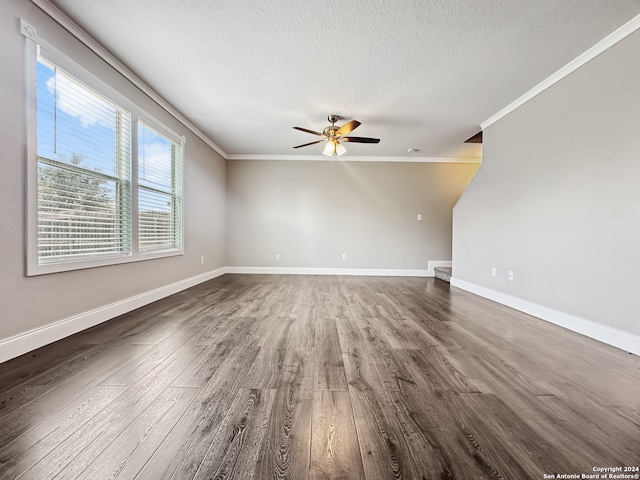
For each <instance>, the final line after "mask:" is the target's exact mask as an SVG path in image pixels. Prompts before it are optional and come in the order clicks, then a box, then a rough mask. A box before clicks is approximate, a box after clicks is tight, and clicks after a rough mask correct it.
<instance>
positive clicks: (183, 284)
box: [0, 267, 227, 363]
mask: <svg viewBox="0 0 640 480" xmlns="http://www.w3.org/2000/svg"><path fill="white" fill-rule="evenodd" d="M225 273H227V268H226V267H222V268H217V269H215V270H211V271H209V272H205V273H202V274H199V275H195V276H193V277H189V278H186V279H184V280H179V281H177V282H174V283H170V284H169V285H165V286H162V287H158V288H155V289H153V290H149V291H147V292H143V293H140V294H137V295H134V296H132V297H128V298H125V299H123V300H119V301H116V302H113V303H110V304H108V305H104V306H102V307H98V308H94V309H93V310H88V311H86V312H83V313H79V314H77V315H73V316H71V317H68V318H65V319H62V320H58V321H57V322H53V323H50V324H48V325H44V326H42V327H38V328H35V329H33V330H29V331H27V332H24V333H20V334H18V335H15V336H13V337H9V338H5V339H2V340H0V363H1V362H6V361H7V360H10V359H12V358H15V357H19V356H20V355H23V354H25V353H27V352H30V351H32V350H35V349H37V348H40V347H44V346H45V345H48V344H50V343H53V342H55V341H57V340H61V339H63V338H66V337H69V336H71V335H73V334H75V333H78V332H81V331H82V330H86V329H87V328H90V327H93V326H95V325H98V324H100V323H103V322H106V321H108V320H111V319H112V318H115V317H117V316H118V315H122V314H124V313H127V312H130V311H132V310H135V309H136V308H140V307H143V306H145V305H148V304H149V303H152V302H155V301H157V300H160V299H162V298H164V297H168V296H169V295H173V294H174V293H178V292H180V291H182V290H185V289H187V288H190V287H193V286H195V285H198V284H200V283H202V282H206V281H207V280H211V279H213V278H216V277H219V276H221V275H224V274H225Z"/></svg>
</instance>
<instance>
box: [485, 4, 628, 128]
mask: <svg viewBox="0 0 640 480" xmlns="http://www.w3.org/2000/svg"><path fill="white" fill-rule="evenodd" d="M638 29H640V15H636V16H635V17H634V18H632V19H631V20H629V21H628V22H627V23H625V24H624V25H622V26H621V27H620V28H618V29H616V30H614V31H613V32H612V33H611V34H609V35H607V36H606V37H605V38H603V39H602V40H600V41H599V42H598V43H596V44H595V45H594V46H592V47H591V48H589V49H588V50H586V51H585V52H583V53H581V54H580V55H578V56H577V57H576V58H574V59H573V60H571V61H570V62H569V63H567V64H566V65H565V66H564V67H562V68H560V69H559V70H558V71H556V72H555V73H552V74H551V75H550V76H549V77H547V78H546V79H544V80H543V81H542V82H540V83H539V84H538V85H536V86H535V87H533V88H532V89H531V90H529V91H528V92H526V93H524V94H523V95H521V96H520V97H518V98H517V99H515V100H514V101H513V102H511V103H510V104H509V105H507V106H506V107H504V108H503V109H502V110H500V111H499V112H497V113H495V114H494V115H492V116H491V117H489V118H488V119H486V120H485V121H484V122H482V123H481V124H480V128H481V129H482V130H484V129H485V128H487V127H489V126H491V125H493V124H494V123H496V122H497V121H498V120H500V119H501V118H503V117H505V116H507V115H508V114H509V113H511V112H513V111H514V110H516V109H517V108H519V107H521V106H522V105H524V104H525V103H526V102H528V101H529V100H531V99H532V98H534V97H536V96H538V95H540V94H541V93H542V92H544V91H545V90H546V89H547V88H549V87H551V86H553V85H555V84H556V83H558V82H559V81H560V80H562V79H563V78H565V77H566V76H568V75H570V74H571V73H573V72H575V71H576V70H577V69H579V68H580V67H582V66H583V65H584V64H586V63H588V62H590V61H591V60H593V59H594V58H596V57H597V56H598V55H600V54H601V53H603V52H605V51H606V50H608V49H609V48H611V47H613V46H614V45H615V44H616V43H618V42H620V41H621V40H623V39H625V38H626V37H628V36H629V35H631V34H632V33H633V32H635V31H636V30H638Z"/></svg>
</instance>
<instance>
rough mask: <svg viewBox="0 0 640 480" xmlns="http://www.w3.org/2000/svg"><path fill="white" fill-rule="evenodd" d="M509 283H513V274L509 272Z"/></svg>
mask: <svg viewBox="0 0 640 480" xmlns="http://www.w3.org/2000/svg"><path fill="white" fill-rule="evenodd" d="M509 281H510V282H513V272H512V271H511V270H509Z"/></svg>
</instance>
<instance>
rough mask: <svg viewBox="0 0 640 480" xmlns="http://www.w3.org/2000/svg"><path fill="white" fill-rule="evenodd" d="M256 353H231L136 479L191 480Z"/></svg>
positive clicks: (249, 350) (253, 349) (246, 350)
mask: <svg viewBox="0 0 640 480" xmlns="http://www.w3.org/2000/svg"><path fill="white" fill-rule="evenodd" d="M258 352H259V348H257V347H247V348H244V349H240V350H239V349H235V350H233V354H232V355H230V356H229V357H228V358H227V360H226V361H225V362H224V363H223V365H222V366H221V367H220V368H219V369H218V370H217V371H216V373H215V374H214V375H213V377H212V378H211V380H210V381H209V383H207V384H206V385H205V386H204V387H203V388H202V389H201V390H200V392H199V393H198V396H197V397H196V398H195V400H194V402H193V405H192V408H190V409H189V410H187V412H186V413H185V415H184V416H183V417H182V419H181V420H180V422H178V425H176V427H175V428H174V429H173V430H172V431H171V433H169V435H167V437H166V438H165V440H164V442H162V444H161V445H160V447H159V448H158V450H156V452H155V453H154V454H153V456H152V457H151V458H150V460H149V462H148V463H147V465H146V466H145V468H144V469H143V470H142V471H141V472H140V474H139V479H150V480H160V479H171V478H176V479H178V478H180V479H182V478H184V479H187V478H188V479H191V478H193V476H194V475H195V474H196V472H197V471H198V468H199V467H200V464H201V463H202V460H203V459H204V457H205V455H206V454H207V451H208V450H209V445H211V443H212V441H213V438H214V436H215V434H216V432H217V430H218V426H219V425H220V422H222V420H223V418H225V416H226V414H227V412H228V410H229V408H230V405H231V402H232V401H233V399H234V398H235V397H236V395H237V393H238V391H239V390H240V388H241V384H242V381H243V379H244V377H245V375H246V374H247V372H248V371H249V369H250V368H251V365H252V364H253V362H254V361H255V359H256V356H257V355H258Z"/></svg>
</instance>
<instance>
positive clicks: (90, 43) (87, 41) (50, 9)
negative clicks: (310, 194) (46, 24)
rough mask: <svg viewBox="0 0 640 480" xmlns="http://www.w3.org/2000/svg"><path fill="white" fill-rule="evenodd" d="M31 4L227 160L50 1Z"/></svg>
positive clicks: (167, 103) (147, 86) (192, 125)
mask: <svg viewBox="0 0 640 480" xmlns="http://www.w3.org/2000/svg"><path fill="white" fill-rule="evenodd" d="M31 2H32V3H33V4H34V5H36V6H37V7H38V8H40V9H41V10H42V11H43V12H44V13H46V14H47V15H49V16H50V17H51V18H52V19H53V20H55V21H56V22H57V23H58V24H59V25H60V26H62V28H64V29H65V30H66V31H67V32H69V33H70V34H71V35H73V36H74V37H75V38H76V39H78V40H79V41H80V42H82V43H83V44H84V45H85V46H87V47H88V48H89V49H90V50H91V51H92V52H93V53H95V54H96V55H98V56H99V57H100V58H102V60H104V61H105V62H107V64H109V65H110V66H111V67H113V68H114V69H115V70H116V71H118V73H120V74H121V75H122V76H123V77H125V78H126V79H127V80H129V81H130V82H131V83H133V84H134V85H135V86H136V87H138V88H139V89H140V90H142V91H143V92H144V93H145V94H146V95H147V96H149V98H151V99H152V100H153V101H154V102H156V103H157V104H158V105H160V106H161V107H162V108H163V109H164V110H166V111H167V113H169V114H170V115H171V116H173V117H174V118H175V119H176V120H178V121H179V122H180V123H182V124H183V125H184V126H185V127H187V128H188V129H189V130H191V132H192V133H193V134H194V135H196V136H197V137H198V138H200V140H202V141H203V142H205V143H206V144H207V145H209V146H210V147H211V148H213V149H214V150H215V151H216V152H218V153H219V154H220V155H221V156H222V157H223V158H225V159H226V158H227V157H228V155H227V154H226V152H225V151H224V150H222V149H221V148H220V147H219V146H218V145H216V144H215V143H213V141H212V140H211V139H210V138H209V137H207V136H206V135H205V134H204V133H203V132H202V131H201V130H200V129H199V128H198V127H196V126H195V125H194V124H193V123H191V121H189V120H188V119H187V117H185V116H184V115H182V114H181V113H180V112H179V111H178V110H176V108H174V107H173V106H172V105H171V104H170V103H169V102H167V101H166V100H165V99H164V98H162V97H161V96H160V95H159V94H158V93H157V92H156V91H155V90H154V89H153V88H151V87H150V86H149V85H148V84H147V83H146V82H145V81H144V80H142V79H141V78H140V77H138V76H137V75H136V74H135V73H133V71H131V70H130V69H129V67H127V66H126V65H125V64H124V63H122V62H121V61H120V60H119V59H118V58H117V57H115V56H114V55H113V54H111V52H109V51H108V50H107V49H106V48H104V47H103V46H102V45H101V44H100V43H98V41H97V40H96V39H95V38H93V37H92V36H91V35H90V34H89V33H88V32H86V31H85V30H84V29H82V27H80V26H79V25H78V24H77V23H75V22H74V21H73V20H72V19H71V18H70V17H69V16H68V15H67V14H66V13H64V12H63V11H62V10H60V9H59V8H58V7H57V6H55V5H54V4H53V3H51V1H50V0H31Z"/></svg>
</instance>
